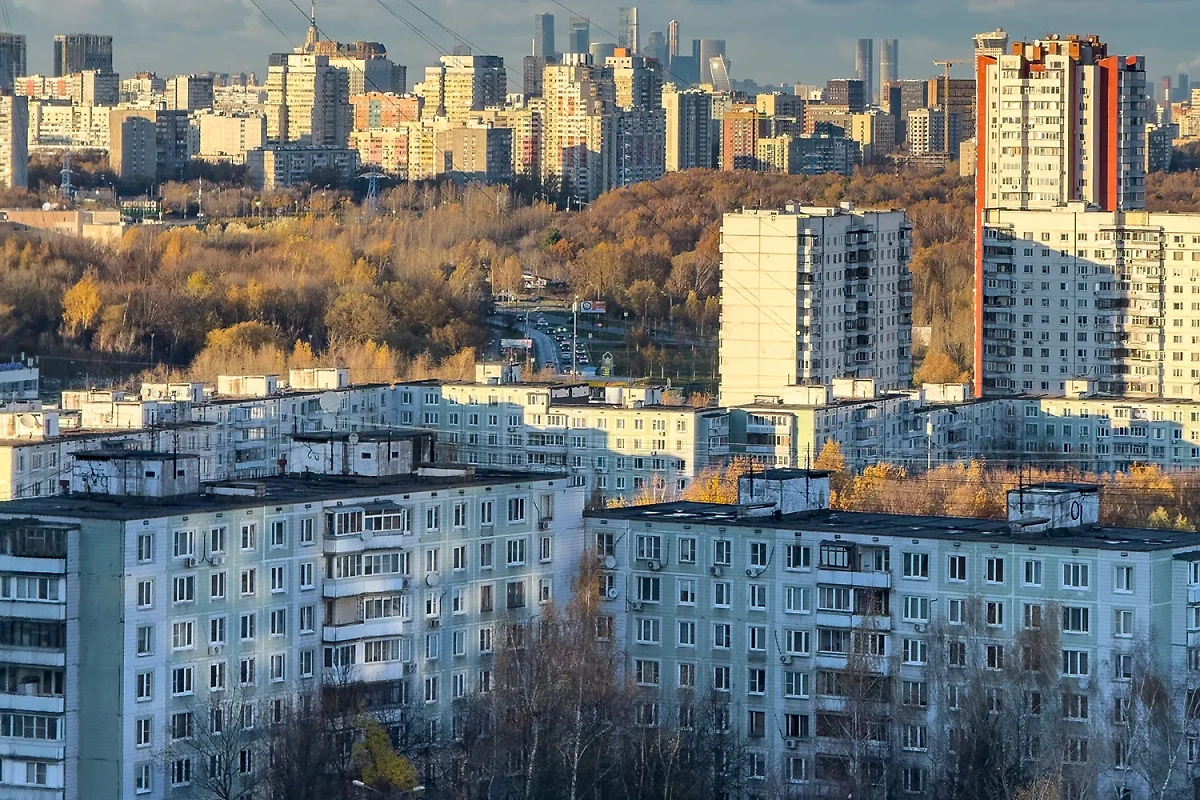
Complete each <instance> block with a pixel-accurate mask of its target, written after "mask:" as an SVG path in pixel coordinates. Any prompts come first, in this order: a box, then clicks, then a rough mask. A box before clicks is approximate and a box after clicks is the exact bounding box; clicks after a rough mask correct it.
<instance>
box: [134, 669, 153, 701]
mask: <svg viewBox="0 0 1200 800" xmlns="http://www.w3.org/2000/svg"><path fill="white" fill-rule="evenodd" d="M133 686H134V690H133V696H134V698H135V699H136V700H137V702H139V703H144V702H147V701H149V700H153V699H154V673H153V672H139V673H138V674H137V676H136V677H135V678H134V682H133Z"/></svg>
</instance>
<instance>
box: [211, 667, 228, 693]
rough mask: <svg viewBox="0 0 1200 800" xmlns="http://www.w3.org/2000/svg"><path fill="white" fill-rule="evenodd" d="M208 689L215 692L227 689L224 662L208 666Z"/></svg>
mask: <svg viewBox="0 0 1200 800" xmlns="http://www.w3.org/2000/svg"><path fill="white" fill-rule="evenodd" d="M208 688H209V689H210V690H211V691H214V692H219V691H221V690H223V689H224V688H225V662H224V661H218V662H216V663H214V664H209V665H208Z"/></svg>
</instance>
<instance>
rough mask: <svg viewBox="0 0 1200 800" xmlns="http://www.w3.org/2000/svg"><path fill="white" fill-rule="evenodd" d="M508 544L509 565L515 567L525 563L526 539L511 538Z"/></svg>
mask: <svg viewBox="0 0 1200 800" xmlns="http://www.w3.org/2000/svg"><path fill="white" fill-rule="evenodd" d="M506 544H507V550H508V566H510V567H515V566H520V565H522V564H524V563H525V546H526V541H525V540H524V539H509V540H508V542H507V543H506Z"/></svg>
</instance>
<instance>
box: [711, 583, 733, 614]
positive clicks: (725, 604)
mask: <svg viewBox="0 0 1200 800" xmlns="http://www.w3.org/2000/svg"><path fill="white" fill-rule="evenodd" d="M713 605H714V606H716V607H717V608H729V605H730V596H729V582H728V581H713Z"/></svg>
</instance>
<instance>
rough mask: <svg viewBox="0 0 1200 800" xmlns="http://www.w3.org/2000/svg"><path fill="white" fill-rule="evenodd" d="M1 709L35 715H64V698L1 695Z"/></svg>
mask: <svg viewBox="0 0 1200 800" xmlns="http://www.w3.org/2000/svg"><path fill="white" fill-rule="evenodd" d="M0 707H3V708H4V710H5V711H28V712H30V713H34V714H62V713H63V712H64V705H63V698H62V697H53V696H50V695H38V694H23V693H17V694H11V693H4V694H0Z"/></svg>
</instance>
